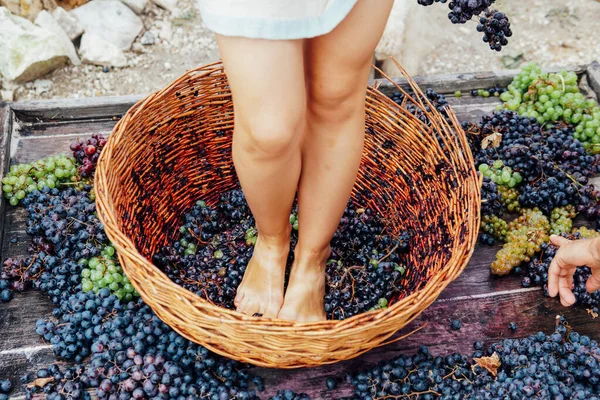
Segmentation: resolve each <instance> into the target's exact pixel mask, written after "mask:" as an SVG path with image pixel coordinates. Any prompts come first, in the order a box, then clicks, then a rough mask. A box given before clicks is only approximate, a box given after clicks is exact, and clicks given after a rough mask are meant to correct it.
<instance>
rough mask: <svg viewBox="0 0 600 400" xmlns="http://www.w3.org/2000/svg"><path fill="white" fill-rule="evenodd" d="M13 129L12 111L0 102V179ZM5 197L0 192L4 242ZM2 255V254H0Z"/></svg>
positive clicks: (0, 227) (0, 234)
mask: <svg viewBox="0 0 600 400" xmlns="http://www.w3.org/2000/svg"><path fill="white" fill-rule="evenodd" d="M12 131H13V112H12V109H11V108H10V106H9V105H8V104H7V103H4V102H0V169H1V170H0V179H2V178H4V174H5V172H6V171H7V170H8V165H9V163H10V142H11V137H12ZM5 209H6V199H5V198H4V196H2V195H1V194H0V243H3V242H4V240H3V239H4V211H5ZM0 256H2V254H0Z"/></svg>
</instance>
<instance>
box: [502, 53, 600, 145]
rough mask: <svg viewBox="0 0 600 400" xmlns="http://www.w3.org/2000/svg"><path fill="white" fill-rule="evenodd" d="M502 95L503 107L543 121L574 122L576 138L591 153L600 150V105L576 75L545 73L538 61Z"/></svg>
mask: <svg viewBox="0 0 600 400" xmlns="http://www.w3.org/2000/svg"><path fill="white" fill-rule="evenodd" d="M500 98H501V99H502V101H504V102H505V103H504V107H505V108H508V109H509V110H512V111H516V112H518V113H519V114H521V115H523V116H526V117H533V118H536V119H537V121H538V122H539V123H540V124H543V123H546V122H557V121H564V122H566V123H568V124H573V125H575V134H574V137H575V138H576V139H578V140H580V141H582V142H583V143H584V145H586V147H587V148H588V150H590V151H591V152H599V151H600V107H599V106H598V103H596V101H595V100H593V99H586V98H585V96H584V95H583V94H582V93H581V92H580V91H579V87H578V83H577V74H575V72H567V71H561V72H559V73H550V74H549V73H544V72H542V69H541V68H540V67H539V66H538V65H537V64H535V63H530V64H527V65H526V66H525V67H523V69H522V70H521V72H520V73H519V74H518V75H517V76H515V78H514V79H513V81H512V83H511V84H510V85H508V91H507V92H505V93H503V94H502V95H501V96H500Z"/></svg>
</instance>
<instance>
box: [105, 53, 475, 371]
mask: <svg viewBox="0 0 600 400" xmlns="http://www.w3.org/2000/svg"><path fill="white" fill-rule="evenodd" d="M403 73H404V74H405V72H404V71H403ZM405 75H406V74H405ZM406 78H407V79H408V81H409V82H410V84H411V85H412V88H413V92H414V94H413V95H412V97H411V96H409V95H408V94H405V95H406V97H405V102H410V103H412V105H410V107H409V108H412V111H413V113H410V112H408V111H407V110H406V109H405V108H406V107H399V106H398V105H397V104H396V103H394V102H393V101H392V100H391V99H389V98H388V97H386V96H385V95H383V94H382V93H380V92H379V91H378V90H377V89H376V88H369V91H368V98H367V104H366V114H367V122H366V124H367V131H366V132H367V133H366V140H365V148H364V152H363V159H362V164H361V168H360V172H359V178H358V180H357V183H356V185H355V188H354V191H353V199H355V201H356V199H360V205H361V206H365V207H370V208H372V209H374V210H377V211H378V212H380V213H382V214H383V215H385V216H386V219H387V220H388V221H389V227H390V229H392V231H396V232H397V231H399V230H400V229H412V230H413V231H414V232H415V234H416V235H415V237H414V239H413V243H412V245H411V249H412V250H411V253H410V255H409V257H410V263H409V264H408V265H409V269H408V271H407V273H406V274H405V276H404V279H405V281H404V282H403V286H404V287H406V288H408V289H407V291H406V292H405V293H403V294H402V295H401V296H399V297H398V298H397V299H394V300H393V301H392V302H390V304H391V306H389V307H388V308H386V309H381V310H376V311H370V312H366V313H363V314H360V315H356V316H354V317H351V318H348V319H346V320H342V321H325V322H319V323H295V322H291V321H284V320H277V319H267V318H257V317H248V316H245V315H243V314H240V313H238V312H236V311H232V310H228V309H225V308H221V307H218V306H215V305H214V304H211V303H210V302H208V301H206V300H204V299H202V298H200V297H198V296H197V295H195V294H194V293H192V292H190V291H187V290H185V289H183V288H181V287H180V286H178V285H176V284H175V283H173V282H172V281H171V280H170V279H169V278H168V277H167V276H166V275H165V274H164V273H162V272H161V271H160V270H159V269H158V268H157V267H155V266H154V265H153V264H152V262H151V261H149V260H151V258H152V255H153V254H154V252H155V251H156V250H157V249H159V248H160V247H161V246H164V245H166V244H167V243H169V242H172V241H173V240H174V238H175V237H176V235H177V233H178V227H179V225H180V217H181V215H182V213H183V212H184V211H186V210H187V209H189V208H190V207H191V206H192V205H193V204H194V203H195V201H196V200H197V199H198V198H202V199H205V200H207V202H208V203H209V204H210V203H211V202H212V203H213V204H214V203H215V202H216V200H217V199H218V197H219V194H220V193H221V192H222V191H225V190H229V189H231V188H233V187H235V186H236V176H235V172H234V168H233V164H232V161H231V152H230V146H231V137H232V129H233V106H232V101H231V93H230V91H229V87H228V84H227V79H226V77H225V74H224V71H223V67H222V65H221V64H220V63H215V64H210V65H206V66H204V67H200V68H198V69H196V70H193V71H190V72H188V73H186V74H185V75H183V76H182V77H180V78H179V79H178V80H176V81H175V82H173V83H172V84H171V85H170V86H168V87H167V88H165V89H164V90H161V91H160V92H157V93H154V94H152V95H150V96H149V97H147V98H146V99H144V100H142V101H140V102H139V103H137V104H136V105H135V106H133V107H132V108H131V109H130V110H129V111H128V112H127V114H126V115H125V116H124V117H123V119H121V121H120V122H119V123H118V124H117V126H116V127H115V129H114V131H113V133H112V135H111V137H110V139H109V140H108V143H107V145H106V147H105V148H104V150H103V152H102V156H101V157H100V160H99V163H98V168H97V171H96V178H95V180H96V182H95V183H96V196H97V204H98V214H99V217H100V219H101V220H102V222H103V223H104V226H105V229H106V233H107V235H108V237H109V238H110V240H111V241H112V242H113V244H114V246H115V247H116V249H117V251H118V254H119V259H120V261H121V265H122V266H123V269H124V271H125V273H126V274H127V276H128V277H129V278H130V280H131V282H132V284H133V286H134V287H135V289H136V290H137V291H138V292H139V294H140V295H141V297H142V298H143V299H144V301H145V302H146V303H147V304H148V305H149V306H150V307H151V308H152V309H153V310H154V312H155V313H156V314H157V315H158V316H159V317H160V318H161V319H162V320H163V321H165V322H166V323H167V324H169V325H170V326H171V327H172V328H173V329H174V330H176V331H177V332H179V333H180V334H181V335H183V336H185V337H186V338H188V339H190V340H192V341H194V342H197V343H199V344H201V345H203V346H205V347H207V348H208V349H210V350H212V351H214V352H216V353H219V354H221V355H224V356H227V357H230V358H233V359H237V360H240V361H243V362H248V363H251V364H255V365H260V366H266V367H279V368H297V367H305V366H316V365H321V364H327V363H333V362H336V361H340V360H345V359H349V358H352V357H356V356H358V355H359V354H362V353H364V352H366V351H368V350H369V349H372V348H373V347H376V346H381V345H383V344H385V343H388V342H389V341H390V338H391V337H392V335H394V333H395V332H396V331H398V330H399V329H401V328H402V327H404V326H405V325H406V324H408V323H409V322H410V321H412V320H413V319H414V318H415V317H416V316H418V315H419V314H420V313H421V312H422V311H423V310H424V309H425V308H427V307H428V306H429V305H430V304H431V303H432V302H433V301H434V300H435V299H436V298H437V297H438V295H439V294H440V292H441V291H442V290H443V289H444V288H445V287H446V286H447V285H448V284H449V283H450V282H452V281H453V280H454V279H455V278H456V277H457V276H458V275H459V274H460V273H461V272H462V270H463V269H464V267H465V265H466V264H467V262H468V260H469V258H470V256H471V254H472V252H473V248H474V245H475V242H476V238H477V231H478V227H479V206H480V201H481V200H480V195H479V188H480V179H479V176H478V175H477V173H476V171H475V169H474V167H473V160H472V156H471V153H470V151H469V148H468V145H467V142H466V139H465V136H464V133H463V131H462V129H461V128H460V125H459V124H458V122H457V121H456V118H455V116H454V114H453V113H452V112H451V111H450V110H448V117H447V118H444V117H443V116H442V115H441V114H440V113H439V112H438V111H436V110H435V109H434V108H433V107H432V106H431V104H430V103H429V101H428V100H427V98H426V96H424V95H423V93H422V92H421V91H420V90H419V88H418V87H417V86H416V85H415V84H414V82H413V81H412V80H411V79H410V77H408V76H407V75H406ZM398 89H399V90H401V89H400V88H399V87H398ZM428 110H431V111H428ZM415 111H416V112H415ZM413 114H416V115H417V117H415V115H413ZM424 117H427V118H428V119H429V122H423V121H424V120H425V118H424ZM448 121H450V122H448ZM397 339H398V338H397Z"/></svg>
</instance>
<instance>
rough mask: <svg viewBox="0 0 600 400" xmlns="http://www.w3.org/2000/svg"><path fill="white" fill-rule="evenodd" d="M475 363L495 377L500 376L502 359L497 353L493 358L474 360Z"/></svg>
mask: <svg viewBox="0 0 600 400" xmlns="http://www.w3.org/2000/svg"><path fill="white" fill-rule="evenodd" d="M473 361H475V363H476V364H477V365H479V366H480V367H481V368H485V369H487V370H488V371H489V372H490V374H492V375H493V376H494V377H495V376H496V375H498V368H500V365H501V364H500V357H498V354H497V353H496V352H494V354H492V356H491V357H481V358H474V359H473Z"/></svg>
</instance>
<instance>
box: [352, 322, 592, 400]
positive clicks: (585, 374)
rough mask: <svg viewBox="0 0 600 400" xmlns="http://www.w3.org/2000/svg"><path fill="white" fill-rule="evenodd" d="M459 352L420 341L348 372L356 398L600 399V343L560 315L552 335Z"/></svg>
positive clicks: (478, 345)
mask: <svg viewBox="0 0 600 400" xmlns="http://www.w3.org/2000/svg"><path fill="white" fill-rule="evenodd" d="M473 348H474V350H475V351H474V352H473V355H472V358H473V362H471V361H470V360H469V358H468V357H467V356H466V355H463V354H458V353H455V354H450V355H447V356H445V357H441V356H434V355H432V354H430V353H429V350H428V348H427V347H421V348H420V350H419V352H418V353H417V354H415V355H414V356H405V355H403V356H400V357H398V358H395V359H392V360H389V361H383V362H381V363H379V364H378V365H377V366H376V367H374V368H371V369H368V370H366V371H364V372H361V373H359V374H356V375H355V376H353V377H352V378H351V382H352V385H353V386H354V396H353V398H354V399H360V400H369V399H400V398H407V399H409V398H412V399H419V400H433V399H443V400H454V399H459V400H463V399H464V400H467V399H468V400H485V399H526V398H535V399H578V400H583V399H586V400H599V399H600V397H599V393H600V386H599V385H600V383H599V382H600V361H599V360H600V348H599V347H598V343H596V342H595V341H593V340H590V338H589V337H587V336H583V335H580V334H579V333H577V332H575V331H572V330H570V329H569V328H568V325H567V324H566V321H565V320H564V319H562V318H561V319H560V320H559V323H558V325H557V327H556V330H555V331H554V333H552V334H551V335H546V334H545V333H543V332H538V333H537V334H535V335H531V336H528V337H526V338H522V339H504V340H502V341H500V342H498V343H494V344H492V345H490V346H488V347H487V348H485V347H484V346H483V344H482V343H481V342H476V343H475V344H474V345H473Z"/></svg>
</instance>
